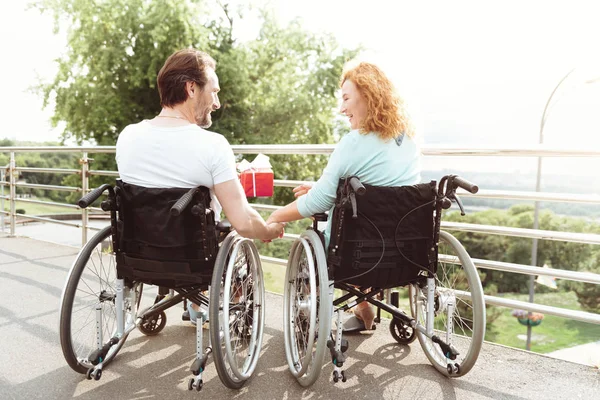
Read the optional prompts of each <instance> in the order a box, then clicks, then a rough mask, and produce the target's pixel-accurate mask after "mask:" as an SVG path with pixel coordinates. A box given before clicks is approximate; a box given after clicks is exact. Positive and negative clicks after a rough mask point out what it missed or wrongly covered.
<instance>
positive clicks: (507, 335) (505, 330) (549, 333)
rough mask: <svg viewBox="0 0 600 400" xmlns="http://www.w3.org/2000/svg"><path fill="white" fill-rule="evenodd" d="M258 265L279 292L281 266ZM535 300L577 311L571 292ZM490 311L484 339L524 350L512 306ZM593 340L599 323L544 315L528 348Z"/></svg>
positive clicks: (403, 293)
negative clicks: (496, 313) (493, 317)
mask: <svg viewBox="0 0 600 400" xmlns="http://www.w3.org/2000/svg"><path fill="white" fill-rule="evenodd" d="M262 266H263V273H264V278H265V288H266V290H268V291H270V292H273V293H279V294H282V293H283V283H284V280H285V267H284V266H281V265H276V264H270V263H266V262H263V264H262ZM503 297H505V298H510V299H514V300H521V301H528V297H529V296H528V295H527V294H514V293H506V294H504V295H503ZM535 303H536V304H544V305H549V306H554V307H560V308H566V309H569V310H581V307H580V306H579V303H578V302H577V296H576V295H575V293H573V292H566V293H565V292H560V293H544V294H537V295H535ZM408 304H409V303H408V294H407V290H406V289H404V288H401V289H400V308H401V309H403V310H404V311H405V312H407V313H409V312H410V308H409V305H408ZM493 310H498V311H499V312H501V314H500V316H499V317H498V318H497V319H496V320H495V321H494V322H493V323H492V324H488V328H487V331H486V335H485V340H487V341H490V342H493V343H498V344H502V345H505V346H510V347H515V348H519V349H525V340H523V339H522V338H523V337H526V335H527V327H526V326H523V325H521V324H519V322H518V320H517V319H516V318H515V317H513V316H512V315H511V312H512V309H510V308H504V307H490V308H489V311H488V313H490V314H491V313H492V311H493ZM382 317H385V318H390V315H389V314H388V313H386V312H382ZM519 335H522V336H521V337H522V338H519ZM597 340H600V325H595V324H589V323H585V322H579V321H574V320H570V319H566V318H561V317H555V316H552V315H545V317H544V320H543V322H542V324H541V325H539V326H535V327H533V328H532V341H531V351H533V352H536V353H541V354H544V353H550V352H552V351H555V350H560V349H563V348H567V347H572V346H576V345H578V344H585V343H589V342H594V341H597Z"/></svg>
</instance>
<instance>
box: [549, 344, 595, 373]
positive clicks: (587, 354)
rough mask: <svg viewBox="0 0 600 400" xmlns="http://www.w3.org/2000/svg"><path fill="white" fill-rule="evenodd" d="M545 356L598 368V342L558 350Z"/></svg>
mask: <svg viewBox="0 0 600 400" xmlns="http://www.w3.org/2000/svg"><path fill="white" fill-rule="evenodd" d="M546 355H547V356H548V357H554V358H559V359H561V360H565V361H571V362H574V363H579V364H585V365H590V366H592V367H596V368H600V341H598V342H593V343H586V344H580V345H579V346H573V347H569V348H567V349H560V350H557V351H553V352H551V353H547V354H546Z"/></svg>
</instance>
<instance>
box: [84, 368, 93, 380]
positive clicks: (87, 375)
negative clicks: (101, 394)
mask: <svg viewBox="0 0 600 400" xmlns="http://www.w3.org/2000/svg"><path fill="white" fill-rule="evenodd" d="M92 372H94V368H90V369H88V370H87V372H86V373H85V379H88V380H91V379H92Z"/></svg>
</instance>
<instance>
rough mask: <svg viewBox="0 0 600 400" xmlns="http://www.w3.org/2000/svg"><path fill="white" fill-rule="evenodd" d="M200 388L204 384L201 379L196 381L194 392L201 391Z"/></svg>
mask: <svg viewBox="0 0 600 400" xmlns="http://www.w3.org/2000/svg"><path fill="white" fill-rule="evenodd" d="M202 386H204V382H203V381H202V379H200V380H199V381H198V383H197V384H196V392H199V391H201V390H202Z"/></svg>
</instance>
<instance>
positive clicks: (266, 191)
mask: <svg viewBox="0 0 600 400" xmlns="http://www.w3.org/2000/svg"><path fill="white" fill-rule="evenodd" d="M240 182H241V183H242V187H243V188H244V192H245V193H246V197H269V196H273V170H272V169H270V168H258V169H255V168H251V169H248V170H246V171H242V172H240Z"/></svg>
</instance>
